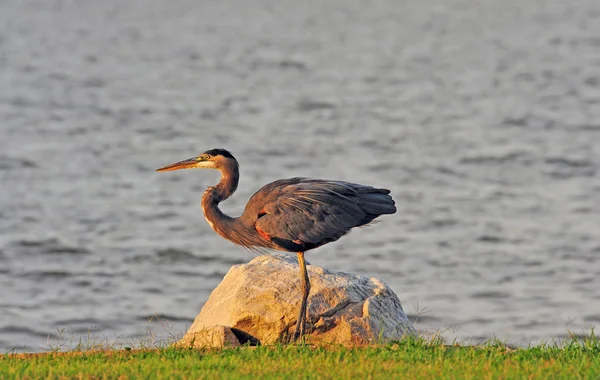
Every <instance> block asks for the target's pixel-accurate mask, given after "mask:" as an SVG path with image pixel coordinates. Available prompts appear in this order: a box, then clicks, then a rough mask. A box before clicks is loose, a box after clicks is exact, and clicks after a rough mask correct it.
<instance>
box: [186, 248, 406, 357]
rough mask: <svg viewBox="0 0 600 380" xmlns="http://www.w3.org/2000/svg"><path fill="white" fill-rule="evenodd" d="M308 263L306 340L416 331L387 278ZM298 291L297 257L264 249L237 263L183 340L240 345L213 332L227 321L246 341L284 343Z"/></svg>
mask: <svg viewBox="0 0 600 380" xmlns="http://www.w3.org/2000/svg"><path fill="white" fill-rule="evenodd" d="M307 268H308V273H309V276H310V282H311V290H310V295H309V298H308V318H307V321H308V323H307V335H306V341H307V342H310V343H313V344H326V343H337V344H343V345H349V346H351V345H360V344H369V343H382V342H386V341H390V340H397V339H400V338H402V337H403V336H404V335H406V334H410V335H412V334H416V331H415V329H414V327H413V325H412V324H411V322H410V321H409V320H408V318H407V317H406V314H404V311H403V310H402V306H401V304H400V300H399V299H398V297H397V296H396V294H394V292H393V291H392V290H391V289H390V288H389V287H388V286H387V285H386V284H385V283H384V282H383V281H381V280H379V279H377V278H367V277H362V276H357V275H355V274H347V273H331V272H329V271H327V270H325V269H323V268H321V267H317V266H314V265H307ZM301 293H302V292H301V281H300V274H299V267H298V262H297V260H296V258H295V257H293V256H287V255H283V254H272V255H263V256H259V257H256V258H255V259H254V260H252V261H251V262H250V263H248V264H242V265H235V266H233V267H232V268H231V269H230V270H229V272H228V273H227V275H226V276H225V278H224V279H223V281H222V282H221V283H220V284H219V285H218V286H217V288H216V289H215V290H214V291H213V292H212V294H211V295H210V297H209V299H208V301H207V302H206V304H205V305H204V307H203V308H202V310H201V311H200V314H199V315H198V316H197V317H196V319H195V320H194V323H193V324H192V326H191V327H190V328H189V330H188V331H187V333H186V334H185V336H184V337H183V338H182V339H181V340H180V341H179V342H178V344H180V345H188V346H190V345H193V346H195V347H207V346H208V347H221V346H222V345H227V344H229V345H235V342H233V340H228V339H229V338H231V335H228V333H227V332H226V331H225V332H218V331H222V330H217V332H218V333H217V335H218V336H219V339H216V338H215V331H214V329H215V328H217V327H215V326H219V327H218V328H217V329H221V328H223V327H224V326H227V327H230V328H231V329H230V331H229V332H231V333H232V334H233V335H235V336H236V337H237V339H238V341H239V342H240V343H242V344H243V343H247V342H251V343H258V342H260V344H273V343H287V342H288V341H289V340H290V337H291V336H292V335H293V332H294V328H295V323H296V318H297V315H298V311H299V307H300V301H301ZM207 334H208V335H207ZM210 334H212V335H210ZM219 334H222V336H223V337H222V338H221V335H219ZM205 335H206V337H204V336H205ZM226 336H229V338H226ZM192 342H193V344H192ZM220 342H223V343H220ZM213 343H214V344H213Z"/></svg>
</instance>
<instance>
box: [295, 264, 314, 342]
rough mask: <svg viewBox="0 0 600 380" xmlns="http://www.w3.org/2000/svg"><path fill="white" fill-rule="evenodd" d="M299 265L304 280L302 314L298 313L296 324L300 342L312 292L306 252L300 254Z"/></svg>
mask: <svg viewBox="0 0 600 380" xmlns="http://www.w3.org/2000/svg"><path fill="white" fill-rule="evenodd" d="M298 264H299V265H300V278H301V279H302V304H301V305H300V312H299V313H298V321H297V322H296V332H295V333H294V340H298V338H300V337H301V336H303V335H304V332H305V325H306V314H307V311H306V308H307V301H308V293H309V292H310V281H309V280H308V272H307V270H306V262H305V261H304V252H298Z"/></svg>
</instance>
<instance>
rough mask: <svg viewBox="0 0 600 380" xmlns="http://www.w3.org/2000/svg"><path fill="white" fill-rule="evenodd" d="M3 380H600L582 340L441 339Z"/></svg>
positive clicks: (168, 352) (213, 355)
mask: <svg viewBox="0 0 600 380" xmlns="http://www.w3.org/2000/svg"><path fill="white" fill-rule="evenodd" d="M0 378H1V379H37V378H43V379H47V378H49V379H52V378H57V379H138V378H144V379H158V378H169V379H214V378H218V379H220V378H228V379H229V378H231V379H256V378H260V379H263V378H266V379H289V378H303V379H350V378H356V379H369V378H374V379H378V378H409V379H410V378H440V379H458V378H460V379H513V378H516V379H520V378H527V379H530V378H539V379H547V378H550V379H560V378H563V379H599V378H600V340H599V339H598V337H597V336H595V334H594V332H593V331H592V333H591V334H590V336H589V337H586V338H584V339H577V338H575V337H574V338H571V339H569V340H567V341H565V342H563V343H562V344H558V343H555V344H543V345H539V346H533V347H529V348H520V349H513V348H510V347H508V346H506V345H505V344H503V343H501V342H499V341H497V340H494V341H490V342H488V343H486V344H484V345H481V346H459V345H445V344H443V342H442V341H441V340H439V339H433V340H426V339H423V338H409V339H405V340H403V341H401V342H397V343H393V344H386V345H376V346H366V347H357V348H343V347H338V346H330V347H318V348H317V347H311V346H308V345H289V346H262V347H239V348H229V349H220V350H214V349H213V350H210V349H204V350H196V349H187V348H179V349H176V348H171V347H166V348H154V349H124V350H105V351H98V350H95V349H93V348H92V349H89V350H79V351H70V352H56V351H53V352H49V353H42V354H7V355H3V356H0Z"/></svg>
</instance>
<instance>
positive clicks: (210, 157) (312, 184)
mask: <svg viewBox="0 0 600 380" xmlns="http://www.w3.org/2000/svg"><path fill="white" fill-rule="evenodd" d="M192 168H200V169H216V170H219V171H220V172H221V180H220V182H219V183H218V184H217V185H215V186H209V187H208V188H207V190H206V191H205V192H204V194H203V195H202V202H201V206H202V211H203V213H204V217H205V218H206V221H207V222H208V224H209V225H210V226H211V228H212V229H213V230H214V231H215V232H216V233H217V234H219V235H221V236H222V237H223V238H225V239H227V240H229V241H231V242H233V243H234V244H238V245H241V246H243V247H246V248H249V249H256V250H260V249H273V250H278V251H285V252H291V253H296V254H297V257H298V265H299V267H300V279H301V283H302V300H301V304H300V310H299V312H298V319H297V321H296V327H295V331H294V335H293V340H294V341H297V340H298V339H300V338H301V337H302V336H304V335H305V333H306V320H307V318H308V316H307V303H308V295H309V293H310V280H309V277H308V272H307V270H306V262H305V259H304V253H305V252H306V251H308V250H312V249H315V248H317V247H320V246H323V245H325V244H327V243H331V242H334V241H336V240H338V239H339V238H341V237H342V236H344V235H345V234H346V233H348V232H349V231H350V230H351V229H352V228H353V227H359V226H364V225H367V224H369V223H371V222H372V221H373V220H374V219H375V218H377V217H379V216H381V215H385V214H394V213H395V212H396V206H395V202H394V200H393V199H392V197H391V196H390V190H388V189H380V188H376V187H372V186H366V185H360V184H356V183H350V182H345V181H335V180H327V179H313V178H306V177H294V178H289V179H280V180H276V181H274V182H271V183H269V184H267V185H265V186H263V187H262V188H261V189H260V190H258V191H257V192H256V193H255V194H254V195H253V196H252V197H251V198H250V200H249V201H248V203H247V204H246V207H245V208H244V211H243V213H242V215H241V216H239V217H231V216H228V215H226V214H224V213H223V212H222V211H221V210H220V209H219V203H220V202H222V201H224V200H226V199H227V198H229V197H230V196H231V195H232V194H233V193H234V192H235V191H236V189H237V187H238V182H239V179H240V172H239V164H238V161H237V160H236V159H235V157H234V156H233V155H232V154H231V153H230V152H229V151H227V150H225V149H210V150H207V151H205V152H204V153H202V154H200V155H198V156H196V157H193V158H190V159H187V160H183V161H179V162H176V163H173V164H170V165H167V166H164V167H162V168H159V169H156V171H157V172H166V171H171V170H179V169H192Z"/></svg>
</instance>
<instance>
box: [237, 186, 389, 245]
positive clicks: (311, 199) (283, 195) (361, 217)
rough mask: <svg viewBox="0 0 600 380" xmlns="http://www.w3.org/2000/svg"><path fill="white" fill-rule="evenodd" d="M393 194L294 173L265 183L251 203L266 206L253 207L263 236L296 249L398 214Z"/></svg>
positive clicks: (326, 241) (256, 225)
mask: <svg viewBox="0 0 600 380" xmlns="http://www.w3.org/2000/svg"><path fill="white" fill-rule="evenodd" d="M389 193H390V191H389V190H386V189H377V188H374V187H371V186H364V185H359V184H355V183H349V182H342V181H328V180H315V179H306V178H292V179H289V180H280V181H276V182H273V183H271V184H269V185H267V186H265V188H263V189H261V190H260V191H259V192H258V193H257V194H255V195H254V196H253V197H252V199H251V200H250V202H249V203H248V204H249V205H250V204H252V203H254V204H255V206H260V207H254V210H253V211H254V212H255V213H256V219H255V222H254V226H255V228H256V230H257V231H258V232H259V234H260V235H261V236H262V237H263V238H265V239H269V240H270V241H271V242H273V243H275V244H276V245H278V246H280V247H282V248H284V249H286V250H290V251H296V250H308V249H312V248H316V247H318V246H321V245H323V244H326V243H328V242H331V241H335V240H337V239H339V238H340V237H342V236H343V235H344V234H346V233H347V232H348V231H349V230H350V229H351V228H353V227H357V226H362V225H364V224H367V223H369V222H371V221H372V220H373V219H375V218H377V217H378V216H380V215H382V214H393V213H394V212H396V207H395V205H394V200H393V199H392V197H391V196H390V195H389ZM255 198H256V199H255ZM247 211H250V210H247ZM244 213H246V212H244Z"/></svg>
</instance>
